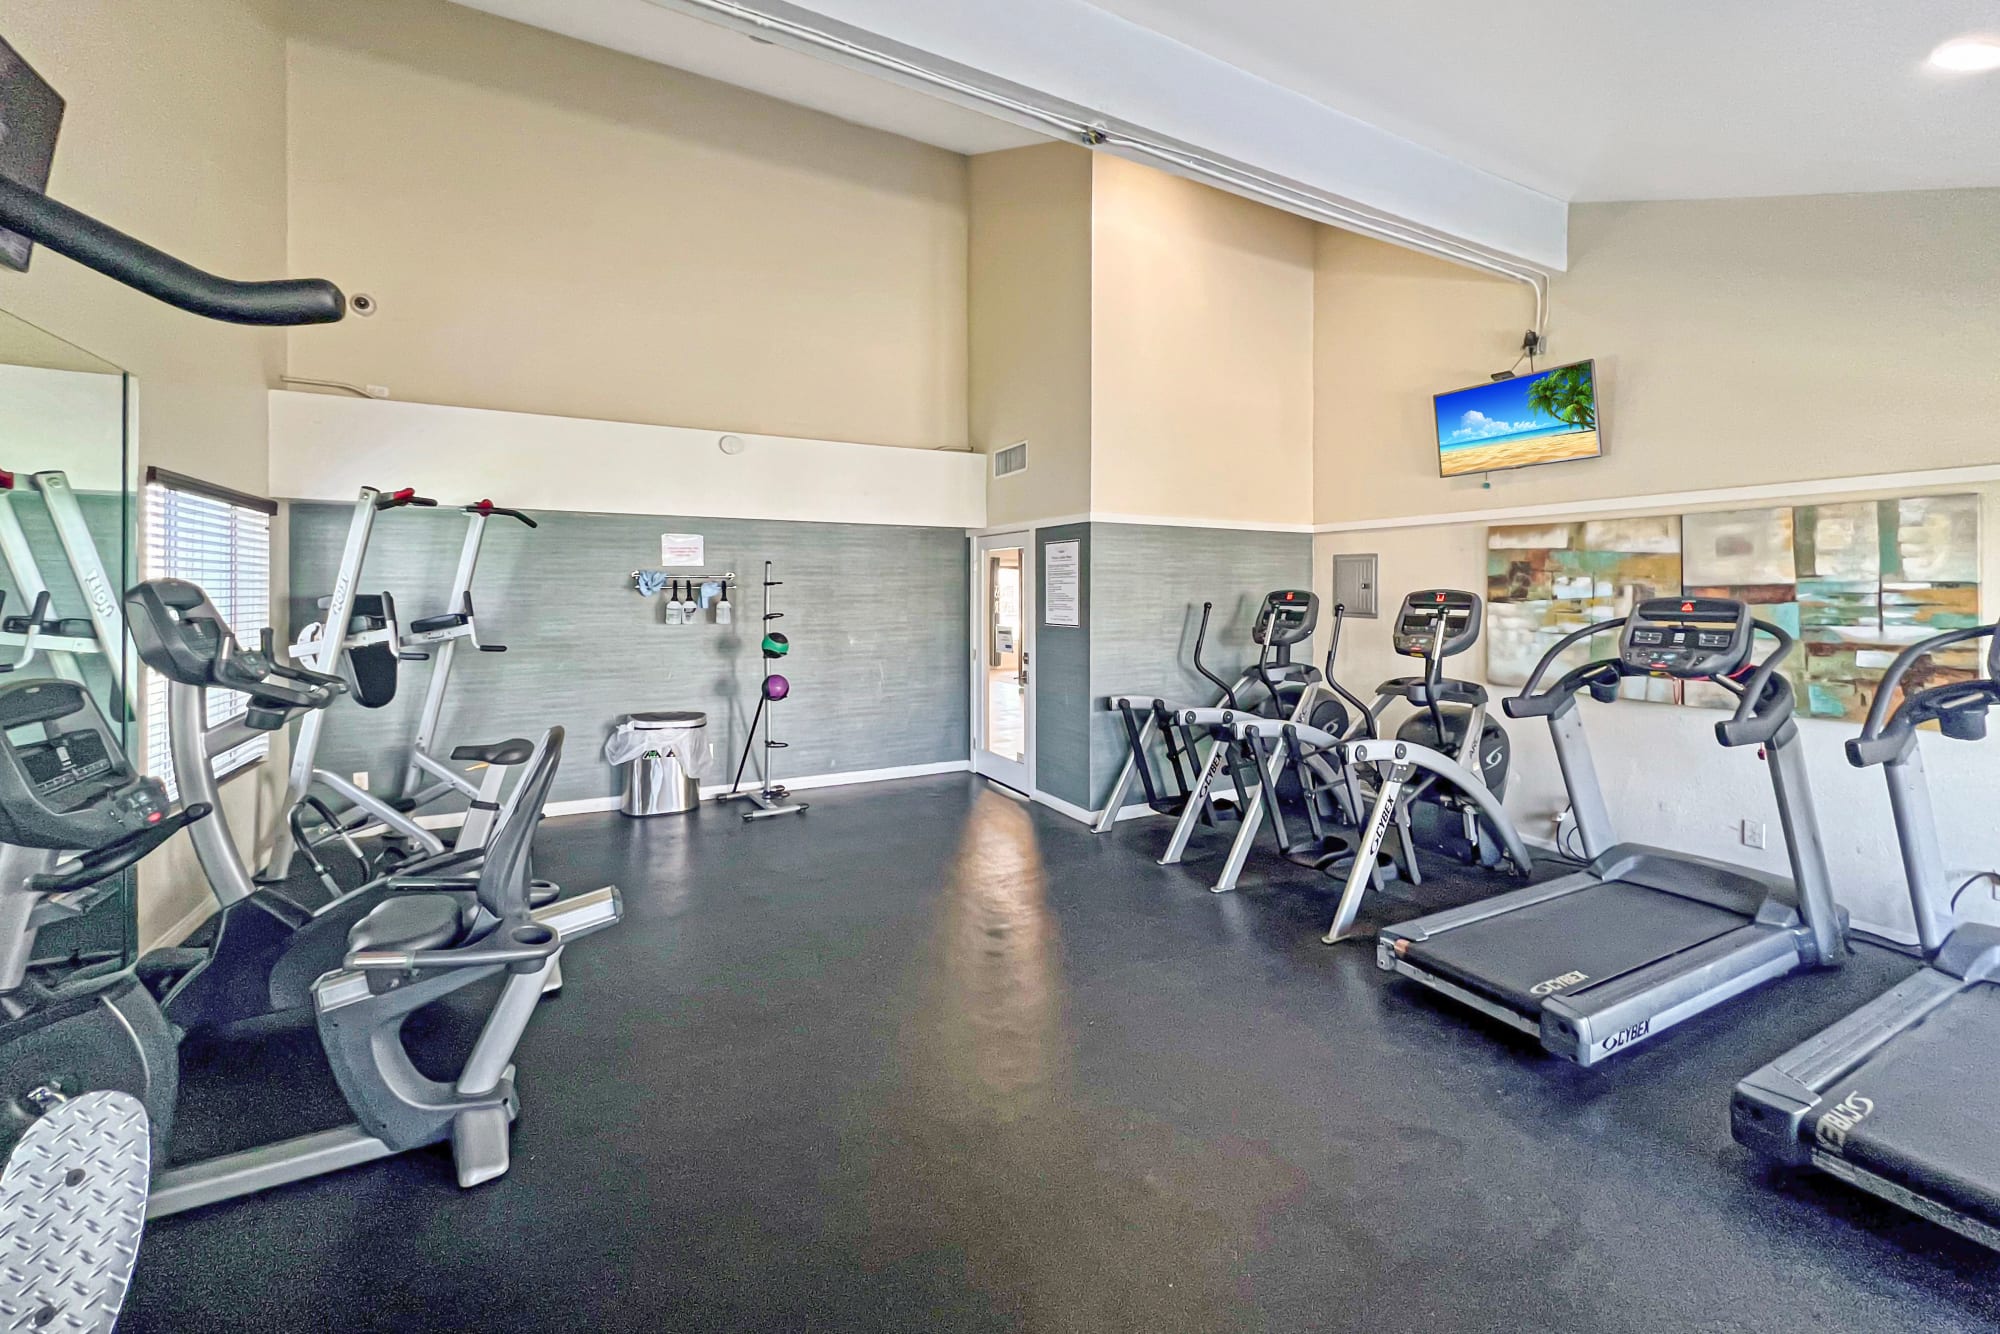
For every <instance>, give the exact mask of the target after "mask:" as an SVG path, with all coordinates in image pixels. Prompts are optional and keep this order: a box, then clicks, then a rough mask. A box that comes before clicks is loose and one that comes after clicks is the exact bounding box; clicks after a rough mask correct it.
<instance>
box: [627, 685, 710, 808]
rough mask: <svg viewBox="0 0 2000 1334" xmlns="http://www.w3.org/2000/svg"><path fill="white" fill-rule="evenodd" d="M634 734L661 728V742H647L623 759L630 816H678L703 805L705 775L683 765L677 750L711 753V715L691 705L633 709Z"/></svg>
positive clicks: (631, 726)
mask: <svg viewBox="0 0 2000 1334" xmlns="http://www.w3.org/2000/svg"><path fill="white" fill-rule="evenodd" d="M625 726H626V727H628V728H629V729H631V731H633V732H634V733H637V734H640V735H643V734H645V733H648V732H657V733H659V744H658V745H657V746H648V747H646V749H645V750H644V751H642V752H641V753H640V754H638V755H637V756H635V757H633V758H632V759H630V760H627V761H626V762H625V800H624V802H623V803H622V804H620V806H619V807H618V809H619V810H620V811H622V812H624V813H625V814H626V815H674V814H678V813H680V812H682V811H691V810H693V809H694V808H695V807H696V806H698V805H700V804H701V778H700V776H699V775H698V774H696V773H694V772H693V771H691V770H690V769H689V767H688V766H686V765H683V764H682V763H681V761H680V759H679V758H678V755H677V754H676V752H678V753H679V754H693V755H695V756H697V757H700V756H706V755H707V753H708V739H707V736H706V730H707V728H708V715H707V714H705V713H697V712H694V711H693V710H678V709H677V710H670V711H668V712H665V713H634V714H631V715H629V716H628V717H627V718H626V719H625Z"/></svg>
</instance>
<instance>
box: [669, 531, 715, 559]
mask: <svg viewBox="0 0 2000 1334" xmlns="http://www.w3.org/2000/svg"><path fill="white" fill-rule="evenodd" d="M704 559H705V557H704V556H703V555H702V541H701V534H700V533H661V534H660V564H662V565H699V564H701V563H702V561H703V560H704Z"/></svg>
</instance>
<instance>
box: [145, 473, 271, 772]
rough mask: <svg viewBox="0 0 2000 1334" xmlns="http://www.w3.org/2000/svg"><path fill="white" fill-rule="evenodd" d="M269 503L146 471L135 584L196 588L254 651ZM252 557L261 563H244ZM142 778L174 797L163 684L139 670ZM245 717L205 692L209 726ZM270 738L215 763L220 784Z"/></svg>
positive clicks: (247, 765) (260, 754)
mask: <svg viewBox="0 0 2000 1334" xmlns="http://www.w3.org/2000/svg"><path fill="white" fill-rule="evenodd" d="M277 513H278V506H277V503H276V502H275V501H272V500H268V499H266V498H264V497H262V496H253V495H248V494H246V493H244V492H241V491H235V490H231V489H230V488H228V487H224V486H218V485H216V484H215V483H212V482H207V481H204V480H202V479H201V478H198V477H190V476H188V475H187V474H185V473H177V472H173V471H170V470H168V469H165V468H148V469H147V470H146V478H145V484H144V487H143V491H142V510H141V516H142V525H141V526H142V540H141V544H140V552H139V559H140V569H141V571H142V574H141V577H142V578H146V579H186V580H188V581H189V582H191V583H194V584H197V585H199V586H200V587H201V588H202V590H203V591H204V592H205V593H207V594H208V596H209V598H210V600H211V601H213V602H214V603H215V605H216V609H217V610H218V611H220V612H221V613H222V615H223V618H224V619H225V620H226V621H228V623H229V626H230V629H231V630H232V631H233V632H234V633H235V635H236V638H237V642H239V643H242V644H246V645H249V646H252V647H254V646H255V645H256V643H257V641H258V638H259V636H260V635H261V633H262V631H263V630H264V629H265V628H266V627H268V626H270V625H271V621H272V617H271V561H272V556H273V552H272V537H273V522H272V521H273V520H274V519H275V518H276V516H277ZM253 550H254V551H257V552H258V553H259V554H260V555H261V561H252V560H249V559H246V553H247V552H250V551H253ZM142 684H143V686H144V694H143V697H142V698H143V700H144V704H143V708H144V711H145V737H146V756H145V769H146V772H148V773H150V774H152V775H154V776H155V777H157V778H159V779H161V780H162V781H164V782H165V783H166V785H167V789H168V791H169V792H170V793H175V794H176V795H178V793H177V788H178V784H177V783H176V782H175V780H174V769H173V753H172V748H171V744H170V740H169V736H168V722H167V685H168V683H167V680H166V678H165V677H163V676H161V675H160V674H159V673H157V672H155V671H153V670H152V669H150V668H148V669H146V670H145V672H144V675H143V678H142ZM244 711H245V704H244V697H243V696H242V695H241V694H238V693H236V692H234V691H221V690H211V691H210V692H208V719H207V722H208V726H209V727H211V728H214V727H217V726H220V725H221V724H223V723H225V722H228V721H229V720H230V719H232V718H238V717H241V716H242V715H243V713H244ZM270 750H271V741H270V737H269V736H268V735H260V736H256V737H253V738H251V739H250V740H249V741H246V742H244V743H243V744H242V745H240V746H236V747H233V748H232V749H230V750H227V751H224V752H223V753H222V754H220V755H217V756H216V757H215V777H216V781H217V782H222V781H224V780H226V779H228V778H230V777H232V776H234V775H236V774H239V773H244V772H247V771H249V770H251V769H254V768H255V767H256V766H258V765H259V764H261V763H262V762H263V761H264V758H265V757H266V756H267V755H269V754H270Z"/></svg>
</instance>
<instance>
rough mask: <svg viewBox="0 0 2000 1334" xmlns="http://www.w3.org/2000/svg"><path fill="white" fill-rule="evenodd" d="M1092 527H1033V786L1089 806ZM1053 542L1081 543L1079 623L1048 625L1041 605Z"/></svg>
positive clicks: (1070, 801)
mask: <svg viewBox="0 0 2000 1334" xmlns="http://www.w3.org/2000/svg"><path fill="white" fill-rule="evenodd" d="M1091 528H1092V525H1090V524H1087V523H1071V524H1064V525H1062V526H1061V527H1059V528H1040V529H1037V530H1036V532H1035V579H1036V581H1037V586H1036V590H1035V615H1036V617H1037V624H1036V626H1035V660H1034V662H1033V663H1031V664H1030V665H1029V666H1030V670H1029V674H1028V679H1029V680H1031V681H1033V682H1034V683H1035V786H1036V787H1037V788H1040V789H1041V790H1042V791H1043V792H1046V793H1048V794H1049V795H1050V796H1052V797H1055V798H1057V799H1059V800H1061V801H1067V802H1069V803H1070V804H1072V805H1075V806H1083V807H1088V806H1089V805H1090V792H1091V788H1090V710H1091V708H1092V704H1091V700H1090V646H1091V643H1092V641H1093V639H1094V636H1095V631H1094V627H1093V626H1092V625H1091V617H1092V616H1093V615H1094V614H1095V606H1094V604H1095V602H1096V599H1095V598H1094V597H1092V596H1091V593H1092V590H1091V582H1090V580H1091V574H1090V572H1091V568H1092V566H1091V562H1092V555H1091ZM1051 542H1080V543H1081V544H1082V545H1081V546H1080V547H1079V548H1078V555H1079V556H1080V557H1081V559H1082V568H1081V570H1080V572H1079V577H1080V579H1081V581H1082V588H1081V589H1080V590H1079V592H1080V598H1081V610H1080V613H1079V615H1078V616H1077V619H1078V620H1079V621H1081V622H1082V624H1081V625H1077V626H1068V625H1050V624H1049V623H1048V608H1046V607H1044V606H1042V605H1041V604H1042V601H1043V599H1042V596H1041V590H1042V588H1043V587H1045V586H1046V585H1045V584H1044V583H1043V582H1042V581H1043V580H1044V574H1043V571H1045V570H1047V568H1048V559H1047V555H1046V548H1047V547H1048V545H1049V543H1051Z"/></svg>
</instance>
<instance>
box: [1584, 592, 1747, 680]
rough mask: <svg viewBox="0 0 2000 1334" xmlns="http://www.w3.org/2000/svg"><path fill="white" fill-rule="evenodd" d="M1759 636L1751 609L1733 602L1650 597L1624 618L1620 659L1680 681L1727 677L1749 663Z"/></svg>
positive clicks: (1633, 668) (1725, 599)
mask: <svg viewBox="0 0 2000 1334" xmlns="http://www.w3.org/2000/svg"><path fill="white" fill-rule="evenodd" d="M1755 634H1756V631H1755V630H1754V629H1753V628H1752V626H1751V623H1750V608H1749V607H1748V606H1747V605H1745V604H1744V603H1741V602H1738V601H1737V600H1736V599H1734V598H1703V597H1681V598H1649V599H1647V600H1646V601H1644V602H1641V603H1640V604H1639V605H1638V606H1637V607H1635V608H1633V609H1632V614H1631V615H1630V616H1628V617H1626V618H1625V631H1624V633H1623V634H1622V635H1620V636H1619V639H1618V657H1619V659H1620V660H1621V661H1623V663H1624V664H1625V666H1626V667H1628V668H1631V669H1632V670H1634V671H1639V672H1653V673H1658V674H1659V675H1662V676H1672V677H1678V678H1679V679H1681V680H1695V679H1698V678H1701V677H1709V676H1729V675H1731V674H1732V673H1734V672H1737V671H1740V670H1742V667H1743V665H1744V664H1745V663H1746V662H1748V661H1749V660H1750V648H1751V640H1752V638H1753V637H1754V636H1755Z"/></svg>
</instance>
